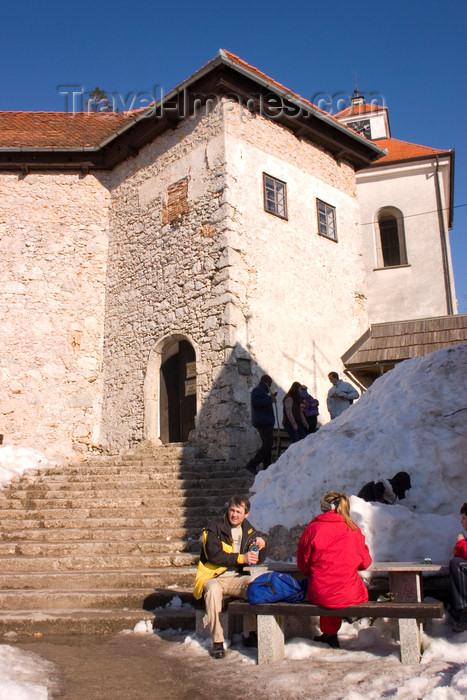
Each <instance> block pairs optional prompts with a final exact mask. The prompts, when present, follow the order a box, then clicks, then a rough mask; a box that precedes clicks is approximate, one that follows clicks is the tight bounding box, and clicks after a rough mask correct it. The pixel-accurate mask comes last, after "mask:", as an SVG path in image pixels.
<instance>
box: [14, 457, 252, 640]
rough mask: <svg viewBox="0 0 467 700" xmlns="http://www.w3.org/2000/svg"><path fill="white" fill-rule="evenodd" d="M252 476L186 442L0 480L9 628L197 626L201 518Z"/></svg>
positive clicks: (218, 510) (74, 629) (92, 629)
mask: <svg viewBox="0 0 467 700" xmlns="http://www.w3.org/2000/svg"><path fill="white" fill-rule="evenodd" d="M252 481H253V478H252V477H251V476H250V474H249V473H248V472H247V471H245V470H243V469H238V470H236V469H234V468H233V467H232V466H229V464H227V463H226V462H222V461H213V460H207V459H203V458H202V457H199V456H197V454H196V450H195V448H193V447H190V446H187V445H181V444H180V445H170V446H164V447H150V448H148V447H146V448H140V449H136V450H133V451H128V452H127V453H125V454H124V455H120V456H118V457H95V458H92V459H88V460H86V461H84V462H79V463H76V462H75V463H72V464H69V465H67V466H63V467H53V468H48V469H43V470H41V471H34V472H31V471H30V472H27V473H25V474H23V476H22V477H21V478H18V479H17V480H16V481H15V482H13V483H11V484H8V485H6V486H5V487H4V488H3V489H1V490H0V633H6V632H10V631H15V632H28V633H30V634H34V633H83V632H97V631H99V632H102V631H119V630H122V629H128V628H129V629H133V627H134V625H135V624H136V622H138V621H140V620H145V619H146V620H151V622H152V623H153V624H154V627H156V628H160V629H163V628H168V627H175V628H183V629H187V628H192V627H194V609H193V607H192V606H191V605H190V603H193V598H192V596H191V588H192V585H193V580H194V574H195V570H196V564H197V560H198V556H199V548H200V543H199V538H200V534H201V531H202V528H203V526H204V525H205V524H206V523H207V522H208V521H209V519H210V518H212V517H214V516H217V515H219V514H220V513H221V512H222V511H223V508H224V505H225V502H226V500H227V499H228V497H229V496H230V495H232V494H233V493H236V492H239V493H247V492H248V489H249V487H250V486H251V484H252ZM175 596H178V598H175V600H174V597H175ZM180 600H181V601H182V603H184V605H181V604H180Z"/></svg>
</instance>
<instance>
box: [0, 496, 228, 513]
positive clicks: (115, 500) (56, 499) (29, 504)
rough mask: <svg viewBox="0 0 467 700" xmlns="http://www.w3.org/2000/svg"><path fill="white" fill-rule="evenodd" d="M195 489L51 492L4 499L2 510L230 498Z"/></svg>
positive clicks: (204, 502) (185, 504)
mask: <svg viewBox="0 0 467 700" xmlns="http://www.w3.org/2000/svg"><path fill="white" fill-rule="evenodd" d="M200 491H201V493H200V494H197V493H192V494H189V495H187V496H185V495H178V493H177V491H175V490H171V491H161V492H160V493H154V492H153V491H150V490H148V491H139V490H136V489H125V490H124V491H123V490H122V492H118V493H117V494H115V495H111V494H108V493H106V494H104V495H102V494H101V493H100V492H94V491H85V492H71V493H69V494H64V493H63V492H62V493H60V495H59V496H55V495H47V497H45V498H42V497H32V496H31V497H27V498H25V499H23V498H9V499H7V500H0V517H2V516H1V514H2V513H5V512H7V511H10V510H22V511H24V510H25V509H26V511H30V510H33V509H34V510H41V509H46V508H73V509H74V510H75V509H76V510H78V509H80V508H91V507H92V508H139V507H140V506H148V507H151V508H166V507H168V506H170V507H174V508H190V509H191V508H200V507H205V506H206V507H208V508H216V509H217V508H219V507H222V506H223V505H224V504H225V502H226V500H227V499H228V491H226V492H225V494H223V493H222V492H217V493H214V494H208V495H204V492H203V491H202V490H200Z"/></svg>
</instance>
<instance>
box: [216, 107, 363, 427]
mask: <svg viewBox="0 0 467 700" xmlns="http://www.w3.org/2000/svg"><path fill="white" fill-rule="evenodd" d="M226 126H227V132H226V160H227V164H228V165H227V167H228V179H227V184H228V194H227V198H228V200H229V202H230V203H232V205H233V209H234V213H233V215H232V231H231V232H230V233H229V240H230V244H231V247H232V248H233V249H234V250H235V251H236V255H237V257H238V258H239V260H240V261H241V263H240V265H239V269H241V271H242V285H244V289H245V292H244V295H243V303H241V304H240V305H239V307H238V308H237V309H236V324H237V326H236V334H237V339H238V348H241V349H242V351H244V352H245V351H246V353H247V354H249V355H250V356H251V357H252V358H253V360H254V363H255V365H254V369H255V374H256V377H259V376H260V375H261V374H262V373H263V372H267V373H268V374H270V375H271V376H272V378H273V380H274V382H275V384H276V385H277V388H278V389H279V400H281V399H282V397H283V396H284V393H285V392H286V391H287V390H288V388H289V387H290V385H291V383H292V382H293V381H295V380H297V381H300V382H304V383H306V384H307V386H308V387H309V390H310V391H311V393H313V394H314V395H316V396H317V397H318V398H319V400H320V403H321V414H320V420H321V421H322V422H326V421H327V420H328V419H329V416H328V413H327V410H326V405H325V397H326V394H327V391H328V388H329V386H330V385H329V381H328V379H327V374H328V372H329V371H330V370H331V369H333V370H336V371H338V372H341V370H342V364H341V361H340V357H341V355H342V354H343V353H344V351H345V350H347V349H348V347H349V346H350V345H351V344H352V343H354V342H355V340H356V339H357V338H358V337H359V336H360V335H361V333H363V332H364V331H365V330H366V328H367V327H368V316H367V312H366V285H365V279H364V266H363V257H362V237H361V231H360V227H359V213H358V202H357V199H356V196H355V195H356V188H355V174H354V172H353V170H352V168H351V167H350V166H349V165H347V164H345V163H341V164H337V163H336V162H335V161H334V159H333V158H332V157H331V156H330V155H329V154H327V153H325V152H323V151H322V150H321V149H319V148H317V147H316V146H314V145H312V144H310V143H308V142H306V141H302V140H299V139H297V138H295V137H294V136H293V135H292V134H291V133H289V132H288V131H286V130H285V129H282V128H280V127H277V126H276V125H275V124H274V123H273V122H270V121H267V120H265V119H262V118H259V117H256V118H255V119H246V118H244V119H243V120H242V119H240V115H239V114H238V113H235V112H234V111H233V110H232V111H229V112H227V113H226ZM263 172H266V173H267V174H269V175H271V176H273V177H276V178H278V179H280V180H282V181H284V182H286V184H287V203H288V220H283V219H281V218H279V217H276V216H273V215H271V214H269V213H267V212H265V211H264V203H263ZM316 198H319V199H322V200H324V201H325V202H327V203H328V204H331V205H332V206H335V207H336V214H337V233H338V242H337V243H335V242H334V241H331V240H328V239H327V238H324V237H322V236H319V235H318V233H317V215H316ZM280 406H281V401H280ZM280 412H281V410H280Z"/></svg>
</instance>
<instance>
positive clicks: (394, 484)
mask: <svg viewBox="0 0 467 700" xmlns="http://www.w3.org/2000/svg"><path fill="white" fill-rule="evenodd" d="M410 488H412V483H411V481H410V474H407V472H397V474H396V475H395V476H393V477H392V479H387V480H386V479H382V480H381V481H376V482H375V481H369V482H368V483H367V484H365V485H364V486H362V488H361V489H360V491H359V492H358V494H357V496H358V498H362V499H363V500H364V501H373V502H375V501H379V503H388V504H389V505H392V504H393V503H395V502H396V500H397V499H399V500H402V499H403V498H405V493H406V491H408V490H409V489H410Z"/></svg>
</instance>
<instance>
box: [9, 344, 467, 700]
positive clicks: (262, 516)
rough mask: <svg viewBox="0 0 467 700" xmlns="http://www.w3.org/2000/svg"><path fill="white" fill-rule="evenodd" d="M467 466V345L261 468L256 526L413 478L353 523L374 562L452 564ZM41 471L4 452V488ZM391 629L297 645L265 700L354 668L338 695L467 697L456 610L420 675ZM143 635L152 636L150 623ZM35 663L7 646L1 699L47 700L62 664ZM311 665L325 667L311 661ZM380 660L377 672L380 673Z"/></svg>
mask: <svg viewBox="0 0 467 700" xmlns="http://www.w3.org/2000/svg"><path fill="white" fill-rule="evenodd" d="M321 410H322V411H325V410H326V409H325V407H321ZM466 460H467V345H458V346H454V347H452V348H448V349H446V350H440V351H439V352H436V353H432V354H431V355H427V356H426V357H424V358H420V359H413V360H407V361H405V362H403V363H401V364H400V365H398V366H397V367H396V368H395V369H394V370H392V371H391V372H389V373H387V374H385V375H384V376H382V377H380V378H379V379H378V380H377V381H376V382H375V383H374V384H373V386H372V387H371V388H370V389H369V390H368V391H367V392H366V393H365V394H364V396H362V398H361V399H359V401H358V402H357V403H355V404H354V405H353V406H351V407H350V408H349V409H348V410H347V411H346V412H344V413H343V414H342V416H340V417H339V418H338V419H336V420H335V421H332V423H329V424H327V425H325V426H324V427H323V428H321V429H320V430H319V431H318V433H316V434H315V435H311V436H309V437H308V438H305V440H302V441H301V442H299V443H297V444H296V445H292V446H291V447H290V448H289V449H288V450H287V452H286V453H285V454H284V455H283V456H282V457H281V458H280V459H279V461H278V462H277V463H276V464H274V465H272V466H271V467H269V469H268V470H267V471H264V472H260V474H259V475H258V476H257V477H256V479H255V483H254V486H253V491H254V496H253V498H252V505H251V520H252V522H253V523H254V524H255V525H256V527H258V528H260V529H261V530H263V531H264V532H268V531H269V530H270V529H271V528H272V527H274V526H275V525H283V526H285V527H287V528H291V527H293V526H295V525H306V524H307V523H308V522H309V521H310V520H311V519H312V518H313V517H314V516H315V515H317V514H318V513H319V498H320V496H321V495H322V494H323V493H325V492H326V491H329V490H338V491H346V492H347V493H349V494H355V493H358V491H359V489H360V488H361V486H362V485H363V484H364V483H366V482H367V481H371V480H378V479H380V478H390V477H392V476H394V474H396V472H398V471H407V472H409V474H410V475H411V478H412V489H411V490H410V491H409V492H408V494H407V498H406V499H405V500H403V501H402V502H400V503H398V504H397V505H393V506H388V505H382V504H374V503H365V502H364V501H362V500H361V499H359V498H357V497H356V496H353V497H352V498H351V513H352V516H353V517H354V519H355V520H356V522H357V523H358V524H359V526H360V527H361V529H362V530H363V532H364V534H365V537H366V540H367V543H368V545H369V548H370V552H371V554H372V557H373V559H374V560H375V561H376V560H393V561H397V560H416V561H422V560H423V559H424V558H425V557H431V559H432V560H433V561H446V562H447V560H448V559H449V558H450V556H451V553H452V549H453V547H454V543H455V538H456V535H457V533H458V532H460V530H461V528H460V523H459V521H460V516H459V509H460V506H461V505H462V503H464V502H465V501H467V470H466V466H467V464H466ZM40 466H46V459H45V457H44V456H43V455H41V454H40V453H38V452H36V451H35V450H29V449H24V448H20V447H9V446H3V447H0V485H1V484H2V483H6V482H7V481H10V480H11V479H12V478H13V477H14V476H15V475H16V474H18V475H19V474H21V473H23V471H25V470H26V469H31V468H37V467H40ZM176 605H178V601H177V600H175V601H174V606H176ZM389 632H390V625H388V624H386V623H382V622H381V621H377V622H376V623H375V625H374V626H373V627H371V626H370V624H369V621H368V620H367V621H360V622H358V623H354V624H353V625H350V624H344V625H343V628H342V631H341V633H340V637H341V641H342V647H343V648H342V649H341V650H339V651H338V650H331V649H329V648H327V647H324V646H323V645H318V644H314V643H312V642H310V641H308V640H304V639H296V640H291V641H289V642H288V643H287V645H286V661H284V662H281V663H280V664H276V665H275V666H274V671H273V672H272V668H270V669H269V670H268V672H267V673H264V674H263V676H264V680H263V682H264V684H266V686H267V684H268V683H270V684H271V685H270V687H268V689H267V694H266V695H264V696H263V697H268V698H270V699H271V700H272V698H274V697H278V698H282V699H284V698H287V697H294V698H299V697H306V695H303V694H301V693H302V691H304V692H306V688H307V687H309V684H310V683H311V682H312V683H313V688H314V690H313V692H314V693H316V694H315V696H316V697H318V696H319V693H318V691H317V689H318V688H322V691H321V697H334V695H332V692H331V690H330V687H331V685H330V684H332V680H333V678H334V677H340V678H342V677H343V673H341V674H340V673H339V667H342V668H343V669H345V668H346V664H347V665H348V666H349V669H348V672H347V675H346V680H345V687H342V688H341V691H342V692H341V693H340V694H337V695H335V697H340V698H343V699H345V700H363V698H364V697H365V698H370V699H372V698H380V697H386V696H389V695H390V696H391V697H394V698H398V699H399V700H405V699H407V700H412V698H417V697H418V698H421V697H423V698H424V700H457V699H458V698H464V697H466V696H467V632H464V633H462V634H454V633H453V632H452V631H451V628H450V625H449V618H448V615H447V614H446V616H445V619H444V620H443V621H436V622H433V623H432V625H431V627H430V633H429V635H428V634H425V635H424V646H425V651H424V654H423V658H422V664H421V665H420V666H419V667H414V666H410V667H406V666H402V665H401V664H400V662H399V660H398V648H397V644H396V642H395V641H394V637H393V636H392V635H391V634H389ZM135 633H140V634H141V633H143V634H153V631H152V628H151V626H150V625H149V626H148V625H146V623H139V626H137V628H135ZM182 644H183V647H184V653H185V654H186V656H187V657H189V655H190V654H194V655H199V654H205V655H206V656H207V654H208V652H207V644H208V642H206V641H203V640H199V639H197V638H196V637H195V636H194V635H189V636H188V637H186V639H185V641H184V642H182ZM178 646H179V645H178V644H173V647H174V653H180V649H178V652H177V647H178ZM229 655H230V656H231V657H232V659H233V661H234V662H236V661H238V663H239V664H240V665H241V666H240V668H245V669H246V668H247V667H248V665H253V663H254V652H251V651H249V650H241V649H240V648H239V649H238V650H235V651H232V652H229ZM229 655H228V656H229ZM235 655H236V656H235ZM32 656H34V655H31V654H26V653H25V652H20V651H19V650H17V649H15V648H13V647H10V646H7V645H0V700H3V699H4V698H5V699H7V700H39V699H41V700H42V698H47V697H48V695H47V685H48V679H49V678H50V676H51V675H52V672H53V671H52V668H51V667H50V666H49V665H48V662H45V661H44V662H43V661H42V660H38V658H37V657H36V658H34V659H33V658H32ZM308 659H313V661H318V662H319V663H318V664H313V665H311V664H310V663H303V661H305V662H306V661H307V660H308ZM374 661H377V662H378V665H377V668H376V667H375V669H376V670H375V672H374V673H373V674H372V673H369V669H370V667H371V664H373V662H374ZM213 663H217V664H219V663H223V662H218V661H216V662H213ZM292 667H293V668H292ZM254 668H258V667H254ZM261 668H264V667H261ZM333 669H334V670H333ZM266 686H265V687H266ZM292 691H293V692H292ZM265 692H266V691H265ZM15 693H16V694H15ZM288 693H290V694H288ZM255 695H256V697H257V698H260V697H261V695H258V693H256V692H255ZM308 697H309V696H308Z"/></svg>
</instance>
